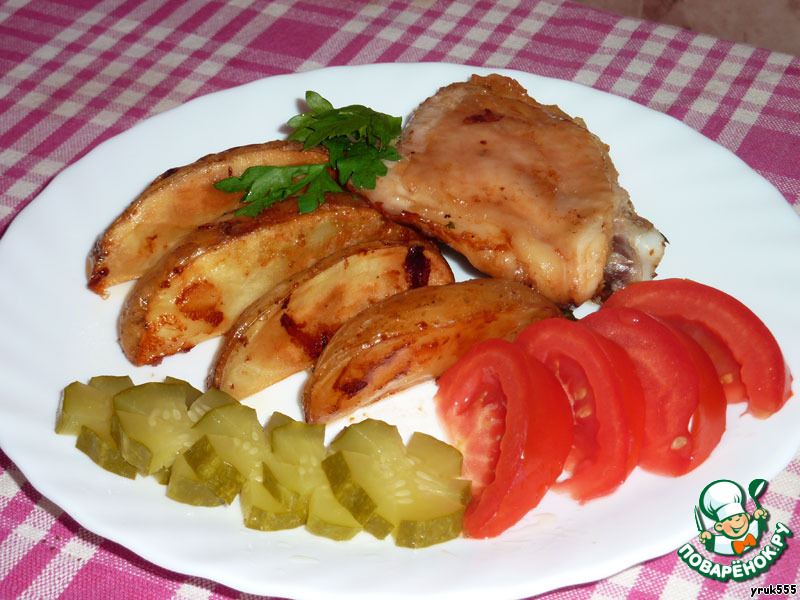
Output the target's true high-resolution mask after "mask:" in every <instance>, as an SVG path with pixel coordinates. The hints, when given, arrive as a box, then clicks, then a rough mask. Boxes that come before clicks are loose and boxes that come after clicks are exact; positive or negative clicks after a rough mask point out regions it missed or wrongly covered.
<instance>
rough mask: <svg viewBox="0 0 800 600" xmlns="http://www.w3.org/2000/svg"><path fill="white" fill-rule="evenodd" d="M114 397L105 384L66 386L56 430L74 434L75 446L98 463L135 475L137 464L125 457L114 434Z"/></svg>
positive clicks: (111, 469)
mask: <svg viewBox="0 0 800 600" xmlns="http://www.w3.org/2000/svg"><path fill="white" fill-rule="evenodd" d="M111 414H112V398H111V396H110V395H109V394H108V393H107V392H106V391H104V388H102V387H100V388H99V387H97V386H93V385H86V384H84V383H80V382H77V381H76V382H73V383H71V384H70V385H68V386H67V387H66V388H64V391H63V392H62V395H61V400H60V402H59V407H58V412H57V415H56V427H55V430H56V433H59V434H66V435H75V436H77V439H76V440H75V447H76V448H78V450H80V451H81V452H83V453H84V454H86V455H87V456H88V457H89V458H90V459H92V461H94V462H95V463H96V464H97V465H99V466H100V467H102V468H103V469H105V470H106V471H109V472H110V473H114V474H116V475H121V476H122V477H127V478H128V479H135V478H136V473H137V470H136V467H134V466H133V465H131V464H130V463H129V462H128V461H126V460H125V459H124V458H123V457H122V454H121V453H120V451H119V447H118V446H117V443H116V442H115V441H114V439H113V437H112V436H111Z"/></svg>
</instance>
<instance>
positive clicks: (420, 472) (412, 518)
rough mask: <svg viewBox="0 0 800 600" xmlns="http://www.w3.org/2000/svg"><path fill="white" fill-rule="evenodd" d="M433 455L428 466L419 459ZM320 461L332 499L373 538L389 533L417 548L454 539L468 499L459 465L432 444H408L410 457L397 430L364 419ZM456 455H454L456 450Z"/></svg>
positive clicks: (420, 441)
mask: <svg viewBox="0 0 800 600" xmlns="http://www.w3.org/2000/svg"><path fill="white" fill-rule="evenodd" d="M425 447H430V448H432V449H433V450H434V455H435V456H434V458H433V460H432V462H431V464H426V463H425V460H424V459H423V457H421V456H419V454H420V453H421V452H422V451H423V449H424V448H425ZM331 450H332V451H333V452H334V453H333V454H331V455H330V456H328V458H326V459H325V461H324V462H323V468H324V470H325V474H326V476H327V477H328V481H329V483H330V486H331V490H332V491H333V494H334V496H335V497H336V499H337V500H339V502H340V503H341V504H342V505H343V506H345V507H346V508H347V509H348V510H349V511H350V512H351V514H352V515H353V518H354V519H356V520H357V521H358V522H359V523H361V525H362V526H363V528H364V530H365V531H367V532H369V533H371V534H372V535H374V536H375V537H378V538H383V537H386V536H387V535H389V534H390V533H391V534H392V535H393V536H394V539H395V543H396V544H397V545H399V546H405V547H411V548H420V547H425V546H430V545H433V544H437V543H441V542H444V541H447V540H449V539H453V538H454V537H457V536H458V535H459V534H460V532H461V524H462V520H463V514H464V507H465V504H466V500H468V494H465V493H464V492H463V489H464V487H465V485H466V484H464V483H463V482H462V480H459V479H457V478H456V477H453V475H456V474H459V475H460V461H459V459H458V456H457V455H454V454H453V453H452V452H450V451H449V450H448V449H447V448H446V447H444V446H439V445H438V444H436V443H434V441H433V439H427V438H419V439H417V440H416V441H414V443H413V445H412V447H411V453H410V454H409V452H408V449H407V448H406V446H405V445H404V444H403V442H402V438H401V437H400V434H399V432H398V431H397V428H396V427H394V426H392V425H388V424H387V423H384V422H382V421H377V420H373V419H366V420H365V421H362V422H360V423H356V424H354V425H350V426H349V427H347V428H345V429H344V430H343V431H342V432H341V434H340V435H339V436H337V438H336V439H335V440H334V441H333V442H331ZM456 452H457V451H456Z"/></svg>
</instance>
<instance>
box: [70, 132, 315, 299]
mask: <svg viewBox="0 0 800 600" xmlns="http://www.w3.org/2000/svg"><path fill="white" fill-rule="evenodd" d="M327 161H328V152H327V150H325V149H324V148H310V149H309V150H306V151H304V150H303V146H302V144H300V143H299V142H294V141H274V142H267V143H265V144H251V145H248V146H239V147H236V148H230V149H229V150H225V151H224V152H220V153H218V154H209V155H208V156H204V157H203V158H200V159H199V160H197V161H196V162H194V163H192V164H190V165H186V166H183V167H178V168H174V169H169V170H168V171H166V172H164V173H163V174H161V175H159V176H158V177H157V178H156V179H155V180H154V181H153V182H152V183H151V184H150V185H149V186H148V187H147V188H146V189H145V190H144V191H143V192H142V193H141V194H140V195H139V196H138V197H137V198H136V199H135V200H134V201H133V202H132V203H131V204H130V205H129V206H128V207H127V208H126V209H125V211H124V212H123V213H122V214H121V215H120V216H119V217H117V218H116V219H115V220H114V222H113V223H111V225H110V226H109V227H108V229H106V230H105V232H103V234H102V235H100V237H98V239H97V240H96V241H95V244H94V246H93V247H92V249H91V251H90V252H89V257H88V259H87V266H86V272H87V278H88V286H89V289H90V290H92V291H93V292H96V293H97V294H100V295H102V296H105V295H106V290H107V288H109V287H111V286H113V285H116V284H118V283H122V282H124V281H130V280H131V279H137V278H138V277H140V276H141V275H142V274H143V273H144V272H145V271H146V270H147V269H148V268H149V267H151V266H153V265H154V264H155V263H156V262H157V261H158V259H159V258H160V257H161V256H162V255H164V254H165V253H166V252H167V251H169V250H170V249H172V248H173V247H175V246H176V245H177V244H178V242H179V241H180V240H181V239H182V238H183V237H184V236H186V235H187V234H189V233H191V232H192V231H193V230H194V229H195V228H197V227H198V226H199V225H202V224H204V223H207V222H209V221H213V220H215V219H218V218H219V217H220V216H221V215H223V214H225V213H228V212H231V211H233V210H235V209H236V208H238V207H239V199H240V198H241V196H242V194H231V193H226V192H222V191H220V190H218V189H216V188H215V187H214V183H216V182H217V181H219V180H221V179H224V178H226V177H231V176H239V175H241V174H242V173H243V172H244V171H245V169H247V168H248V167H252V166H254V165H275V166H284V165H306V164H317V163H324V162H327Z"/></svg>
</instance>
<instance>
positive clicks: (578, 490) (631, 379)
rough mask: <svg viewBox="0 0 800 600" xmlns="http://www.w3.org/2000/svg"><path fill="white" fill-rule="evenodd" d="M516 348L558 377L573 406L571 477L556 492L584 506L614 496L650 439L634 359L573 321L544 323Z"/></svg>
mask: <svg viewBox="0 0 800 600" xmlns="http://www.w3.org/2000/svg"><path fill="white" fill-rule="evenodd" d="M515 343H516V344H518V345H520V346H521V347H522V348H523V349H524V350H525V352H526V354H528V356H530V357H532V358H535V359H537V360H539V361H541V362H542V363H543V364H544V365H545V366H546V367H547V368H548V369H550V371H551V372H553V374H555V375H556V377H557V378H558V380H559V381H560V382H561V386H562V387H563V388H564V391H565V392H566V393H567V396H568V397H569V399H570V402H571V404H572V411H573V415H574V421H575V434H574V440H573V447H572V450H571V452H570V455H569V457H568V459H567V465H566V467H565V468H566V470H568V471H571V476H570V477H569V478H567V479H565V480H562V481H559V482H558V483H556V484H555V485H554V486H553V489H554V490H562V491H565V492H567V493H569V494H570V495H571V496H572V497H573V498H575V499H576V500H578V501H579V502H586V501H588V500H591V499H593V498H597V497H600V496H604V495H606V494H609V493H611V492H612V491H614V490H615V489H616V488H617V487H619V486H620V484H622V482H623V481H625V479H627V477H628V475H630V473H631V471H632V470H633V469H634V467H635V466H636V465H637V463H638V461H639V452H640V448H641V445H642V439H643V436H644V393H643V391H642V387H641V384H640V383H639V379H638V377H637V375H636V372H635V369H634V367H633V364H632V361H631V359H630V357H628V355H627V354H625V352H624V351H623V350H622V348H620V347H619V346H618V345H617V344H615V343H614V342H612V341H610V340H608V339H606V338H604V337H602V336H601V335H599V334H597V333H595V332H594V331H592V330H591V329H589V328H587V327H584V326H583V325H581V324H580V323H578V322H575V321H568V320H567V319H546V320H543V321H538V322H536V323H534V324H533V325H530V326H529V327H527V328H526V329H525V330H524V331H523V332H522V333H520V335H519V336H518V337H517V339H516V340H515Z"/></svg>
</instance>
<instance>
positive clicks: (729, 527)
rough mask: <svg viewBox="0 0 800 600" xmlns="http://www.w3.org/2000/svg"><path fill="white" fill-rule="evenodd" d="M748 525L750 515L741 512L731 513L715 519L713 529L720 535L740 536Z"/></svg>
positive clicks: (734, 537) (744, 532) (732, 537)
mask: <svg viewBox="0 0 800 600" xmlns="http://www.w3.org/2000/svg"><path fill="white" fill-rule="evenodd" d="M749 527H750V515H748V514H747V513H746V512H742V513H741V514H738V515H731V516H730V517H728V518H726V519H723V520H722V521H717V522H716V523H715V524H714V529H715V530H716V531H717V532H719V533H721V534H722V535H724V536H726V537H729V538H731V539H736V538H740V537H742V536H743V535H745V534H746V533H747V530H748V528H749Z"/></svg>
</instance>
